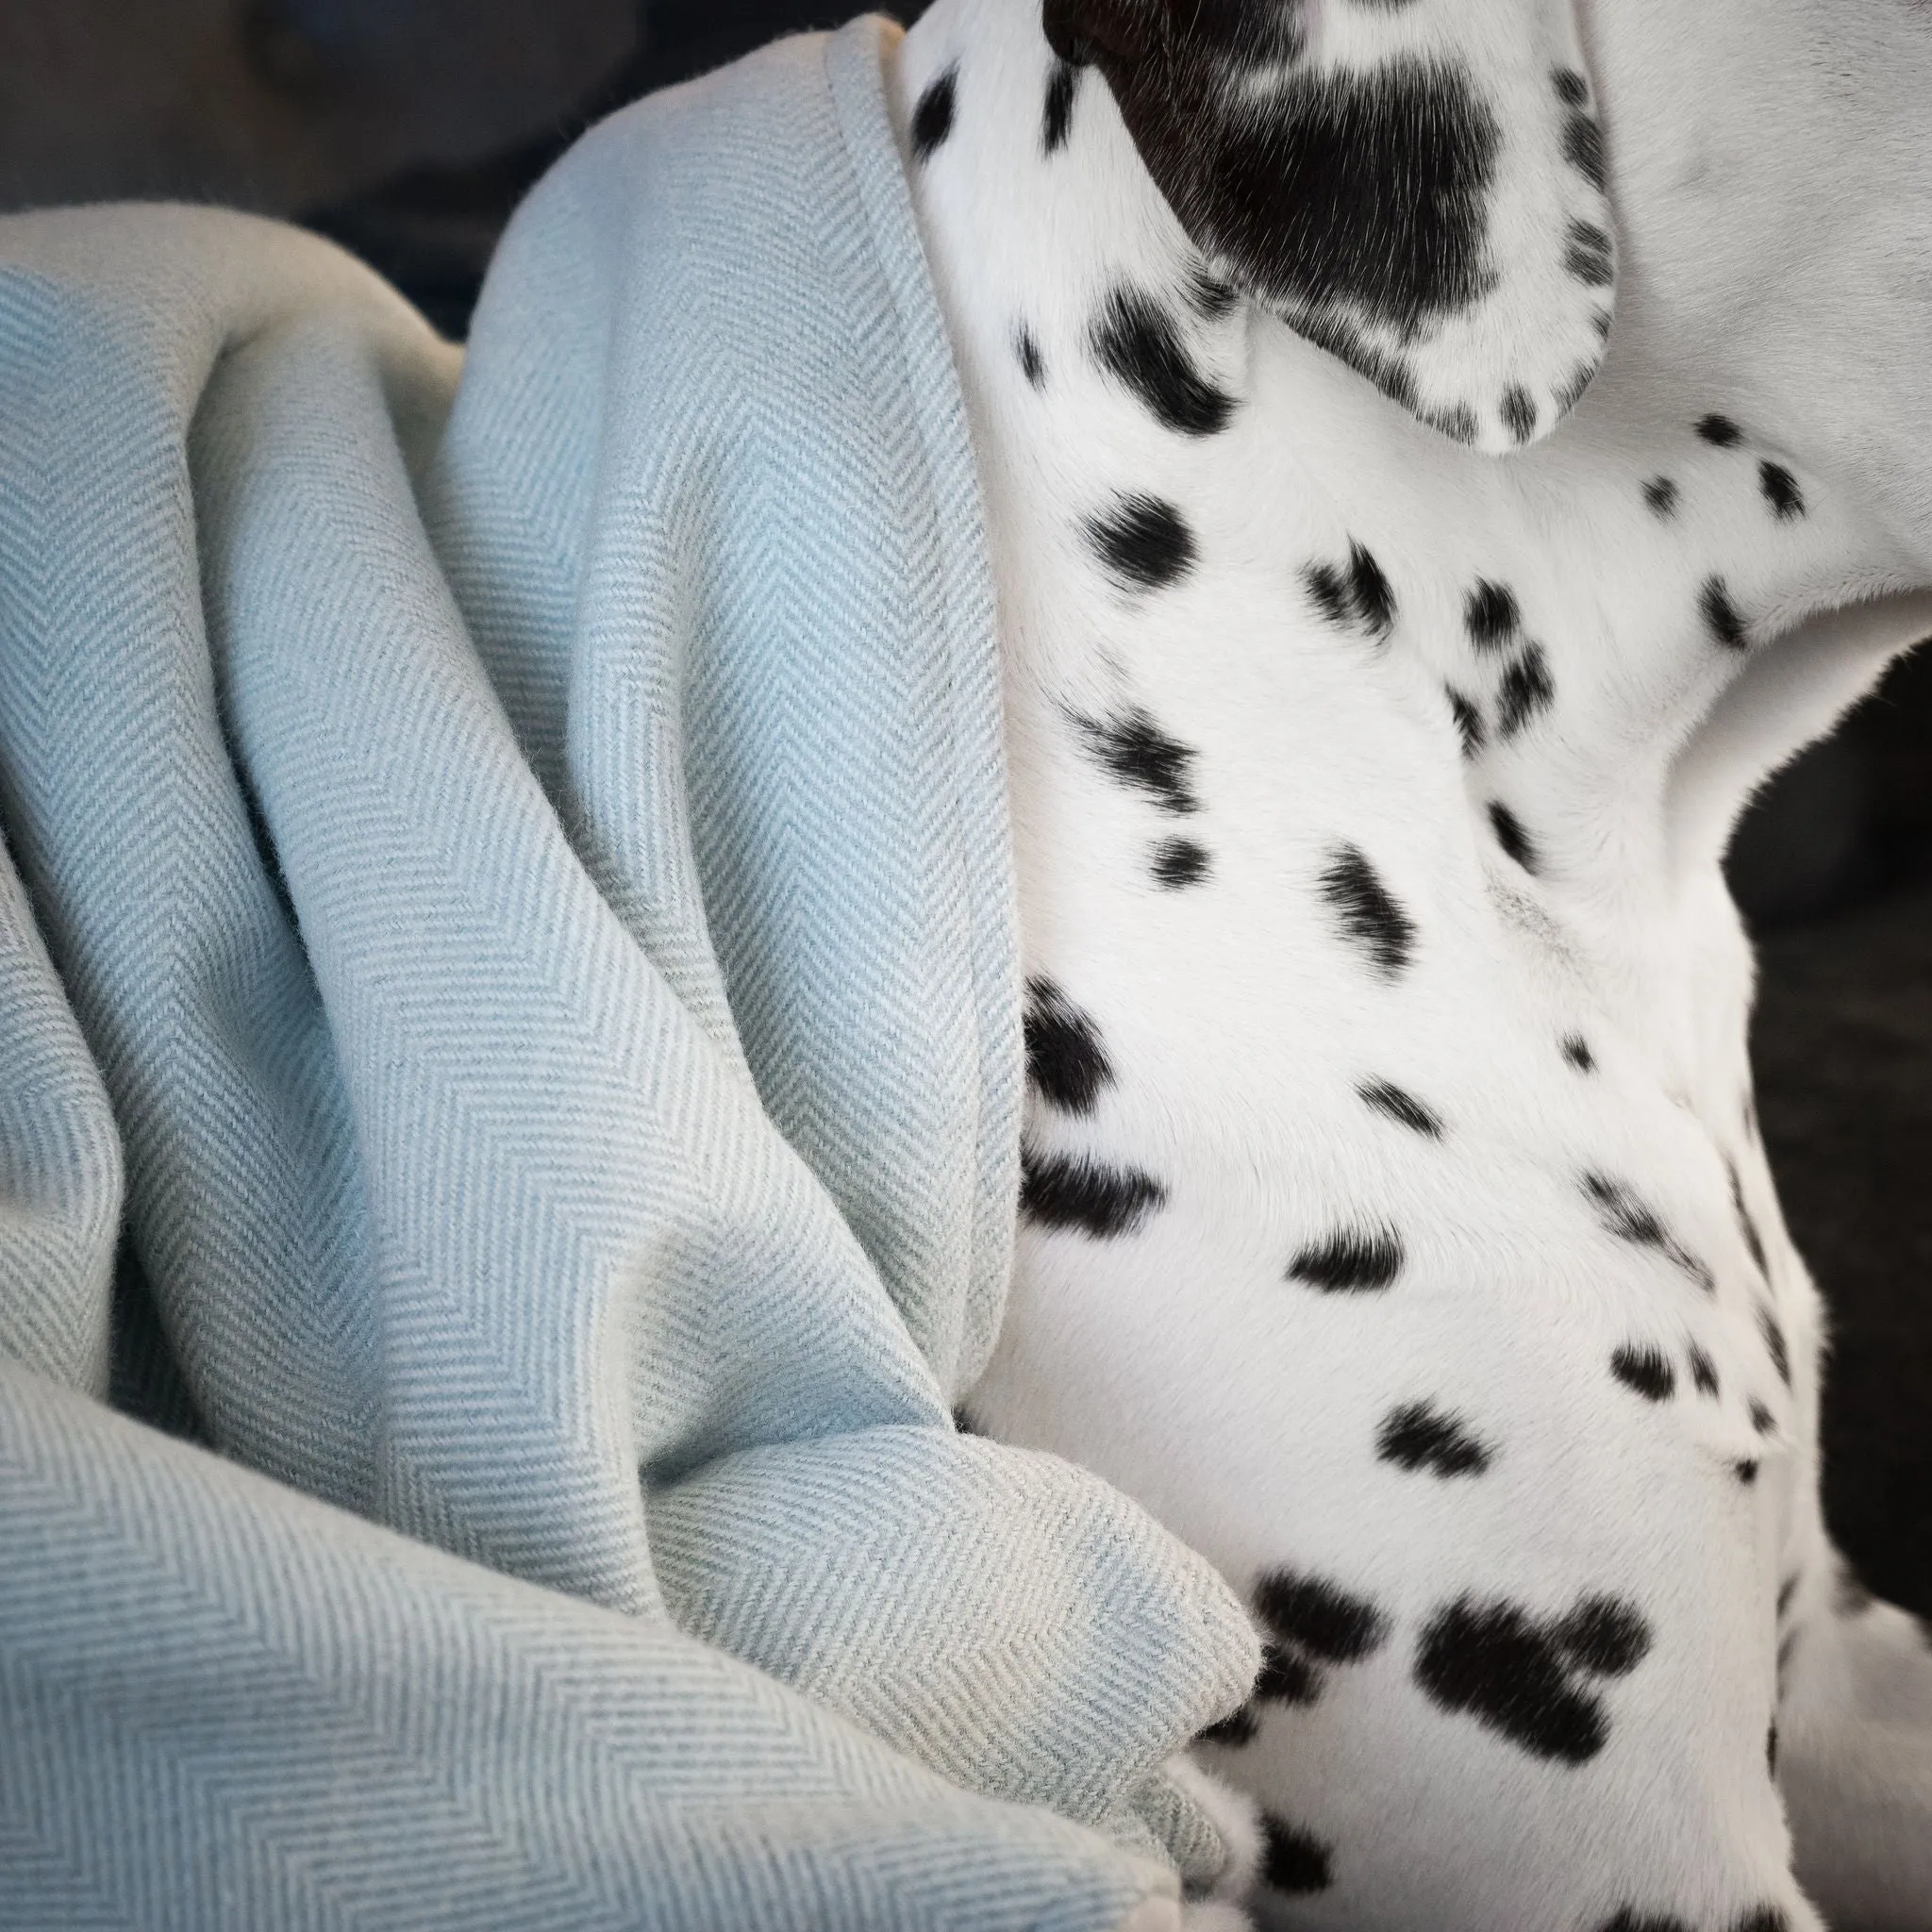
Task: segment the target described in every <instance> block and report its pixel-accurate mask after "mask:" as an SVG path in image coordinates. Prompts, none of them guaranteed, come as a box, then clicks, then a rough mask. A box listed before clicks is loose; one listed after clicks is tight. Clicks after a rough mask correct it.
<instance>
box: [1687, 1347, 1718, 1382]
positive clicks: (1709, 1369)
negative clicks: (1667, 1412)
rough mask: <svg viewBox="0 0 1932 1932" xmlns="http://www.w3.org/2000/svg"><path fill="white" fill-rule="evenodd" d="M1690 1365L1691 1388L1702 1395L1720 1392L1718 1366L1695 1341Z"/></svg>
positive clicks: (1691, 1350)
mask: <svg viewBox="0 0 1932 1932" xmlns="http://www.w3.org/2000/svg"><path fill="white" fill-rule="evenodd" d="M1688 1358H1689V1360H1690V1363H1691V1387H1692V1388H1693V1389H1695V1390H1696V1391H1697V1392H1698V1394H1700V1395H1715V1394H1716V1393H1717V1392H1718V1386H1717V1364H1716V1363H1715V1362H1714V1361H1712V1360H1711V1358H1710V1357H1709V1356H1707V1354H1706V1353H1705V1352H1704V1350H1703V1349H1701V1348H1699V1347H1698V1346H1697V1344H1696V1343H1695V1342H1694V1341H1693V1342H1692V1343H1691V1349H1690V1353H1689V1357H1688Z"/></svg>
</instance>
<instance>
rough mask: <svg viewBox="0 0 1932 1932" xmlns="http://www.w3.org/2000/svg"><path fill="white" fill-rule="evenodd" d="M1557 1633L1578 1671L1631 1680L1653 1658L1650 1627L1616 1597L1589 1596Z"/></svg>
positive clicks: (1555, 1631) (1558, 1639) (1559, 1641)
mask: <svg viewBox="0 0 1932 1932" xmlns="http://www.w3.org/2000/svg"><path fill="white" fill-rule="evenodd" d="M1553 1634H1554V1635H1555V1637H1556V1640H1557V1642H1558V1643H1559V1644H1560V1645H1561V1646H1562V1648H1563V1653H1564V1655H1565V1656H1566V1657H1569V1659H1570V1661H1571V1662H1572V1663H1573V1664H1574V1665H1575V1666H1576V1668H1577V1669H1578V1670H1581V1671H1589V1672H1590V1673H1591V1674H1592V1675H1595V1676H1599V1677H1627V1676H1628V1675H1629V1674H1630V1673H1631V1672H1632V1671H1634V1670H1635V1669H1636V1668H1637V1666H1638V1665H1639V1664H1641V1662H1642V1661H1643V1659H1644V1658H1645V1657H1648V1656H1649V1655H1650V1625H1649V1624H1646V1623H1645V1622H1644V1621H1643V1619H1642V1618H1641V1617H1640V1616H1639V1615H1638V1614H1637V1612H1636V1611H1635V1610H1633V1609H1632V1608H1631V1607H1630V1606H1629V1605H1628V1604H1626V1603H1622V1602H1620V1601H1619V1600H1618V1599H1617V1598H1615V1597H1613V1596H1591V1597H1585V1598H1584V1600H1583V1601H1582V1602H1581V1603H1580V1604H1578V1605H1577V1606H1576V1607H1575V1608H1574V1610H1572V1611H1571V1612H1570V1614H1569V1615H1568V1616H1567V1617H1565V1618H1564V1619H1563V1620H1562V1622H1561V1623H1559V1624H1557V1625H1556V1626H1555V1628H1554V1632H1553Z"/></svg>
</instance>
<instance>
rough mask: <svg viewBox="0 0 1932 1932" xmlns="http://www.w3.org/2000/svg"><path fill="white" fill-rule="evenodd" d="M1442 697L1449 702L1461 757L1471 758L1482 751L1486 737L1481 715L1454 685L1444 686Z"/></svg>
mask: <svg viewBox="0 0 1932 1932" xmlns="http://www.w3.org/2000/svg"><path fill="white" fill-rule="evenodd" d="M1442 695H1443V696H1444V697H1446V698H1447V699H1448V700H1449V712H1450V715H1451V716H1452V717H1453V718H1454V719H1455V720H1456V729H1457V732H1458V733H1459V734H1460V736H1461V739H1462V756H1463V757H1464V758H1474V757H1475V755H1476V753H1477V752H1479V751H1481V750H1482V748H1483V741H1484V739H1485V738H1486V737H1487V736H1488V734H1487V733H1486V732H1485V730H1484V729H1483V714H1482V712H1481V711H1479V710H1478V709H1477V708H1476V707H1475V705H1474V702H1473V701H1472V700H1470V699H1469V698H1466V697H1464V696H1463V694H1462V693H1461V692H1460V691H1457V689H1456V687H1455V686H1454V685H1451V684H1445V685H1444V686H1443V687H1442Z"/></svg>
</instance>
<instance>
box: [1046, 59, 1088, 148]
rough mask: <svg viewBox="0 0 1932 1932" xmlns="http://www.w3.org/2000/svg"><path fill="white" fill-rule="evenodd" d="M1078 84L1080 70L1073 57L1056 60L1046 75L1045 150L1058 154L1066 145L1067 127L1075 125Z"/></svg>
mask: <svg viewBox="0 0 1932 1932" xmlns="http://www.w3.org/2000/svg"><path fill="white" fill-rule="evenodd" d="M1079 87H1080V70H1079V69H1078V68H1077V67H1075V66H1074V64H1073V62H1072V61H1071V60H1056V61H1055V62H1054V63H1053V72H1052V73H1051V74H1050V75H1047V77H1046V107H1045V108H1044V110H1043V111H1042V113H1041V120H1040V145H1041V151H1042V152H1043V153H1046V154H1050V155H1051V154H1058V152H1059V150H1060V149H1061V148H1063V147H1064V146H1065V145H1066V144H1067V130H1068V129H1069V128H1070V127H1072V126H1073V125H1074V94H1075V93H1076V92H1078V91H1079Z"/></svg>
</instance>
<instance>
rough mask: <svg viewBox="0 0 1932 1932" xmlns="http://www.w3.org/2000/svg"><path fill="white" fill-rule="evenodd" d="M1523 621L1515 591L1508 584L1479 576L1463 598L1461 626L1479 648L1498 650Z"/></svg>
mask: <svg viewBox="0 0 1932 1932" xmlns="http://www.w3.org/2000/svg"><path fill="white" fill-rule="evenodd" d="M1522 623H1523V612H1522V611H1521V610H1520V609H1519V608H1517V603H1516V593H1515V592H1514V591H1511V590H1510V589H1509V588H1508V586H1507V585H1506V584H1493V583H1491V581H1490V580H1489V578H1488V577H1478V578H1477V579H1476V580H1475V586H1474V589H1473V590H1472V591H1470V592H1469V594H1468V595H1467V596H1466V597H1464V598H1463V600H1462V627H1463V628H1464V629H1465V630H1466V631H1468V633H1469V641H1470V642H1471V643H1473V644H1474V646H1475V647H1476V649H1477V650H1478V651H1498V650H1501V649H1502V647H1503V646H1504V645H1505V644H1507V642H1508V641H1509V640H1510V639H1511V638H1513V637H1514V636H1515V635H1516V632H1517V629H1518V627H1519V626H1520V625H1522Z"/></svg>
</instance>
